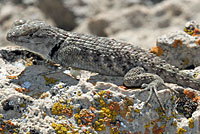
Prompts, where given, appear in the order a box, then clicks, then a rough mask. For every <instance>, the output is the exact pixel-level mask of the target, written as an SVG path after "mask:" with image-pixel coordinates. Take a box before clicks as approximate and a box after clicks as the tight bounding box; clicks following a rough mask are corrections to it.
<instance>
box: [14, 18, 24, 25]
mask: <svg viewBox="0 0 200 134" xmlns="http://www.w3.org/2000/svg"><path fill="white" fill-rule="evenodd" d="M24 23H26V20H23V19H20V20H16V21H15V22H14V26H19V25H23V24H24Z"/></svg>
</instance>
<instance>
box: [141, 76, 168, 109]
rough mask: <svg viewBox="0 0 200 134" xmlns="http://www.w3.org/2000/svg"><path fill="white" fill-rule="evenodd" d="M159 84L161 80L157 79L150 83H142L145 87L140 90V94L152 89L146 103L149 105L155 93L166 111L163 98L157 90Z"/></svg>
mask: <svg viewBox="0 0 200 134" xmlns="http://www.w3.org/2000/svg"><path fill="white" fill-rule="evenodd" d="M159 84H160V81H157V80H155V81H152V82H151V83H150V84H142V87H144V89H143V90H142V91H140V92H139V94H140V93H143V92H145V91H150V94H149V96H148V98H147V100H146V101H145V105H147V104H148V103H149V101H150V99H151V98H152V96H153V93H154V94H155V96H156V98H157V100H158V103H159V105H160V106H161V109H162V110H163V112H165V108H164V105H163V103H162V102H161V99H160V97H159V95H158V91H157V89H158V86H159Z"/></svg>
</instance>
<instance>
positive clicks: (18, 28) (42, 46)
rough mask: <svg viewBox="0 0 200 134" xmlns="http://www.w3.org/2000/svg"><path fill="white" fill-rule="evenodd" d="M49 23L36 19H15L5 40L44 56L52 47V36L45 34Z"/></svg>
mask: <svg viewBox="0 0 200 134" xmlns="http://www.w3.org/2000/svg"><path fill="white" fill-rule="evenodd" d="M49 27H51V26H49V25H47V24H45V23H44V22H42V21H38V20H27V21H26V20H17V21H15V22H14V25H13V27H12V28H11V29H10V31H9V32H8V33H7V37H6V38H7V40H8V41H11V42H14V43H15V44H16V45H19V46H22V47H25V48H28V49H30V50H31V51H35V52H37V53H39V54H42V55H43V56H44V57H46V58H48V54H49V52H50V51H51V49H52V47H53V43H52V41H51V40H52V38H51V37H50V36H47V34H48V29H49Z"/></svg>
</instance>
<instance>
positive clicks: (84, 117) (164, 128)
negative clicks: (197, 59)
mask: <svg viewBox="0 0 200 134" xmlns="http://www.w3.org/2000/svg"><path fill="white" fill-rule="evenodd" d="M0 64H1V67H0V83H1V84H0V126H2V125H3V126H4V128H0V131H1V132H4V133H8V132H11V133H14V132H15V133H20V134H22V133H43V134H48V133H52V134H54V133H57V134H59V133H63V134H64V133H70V132H78V133H81V132H84V133H99V134H108V133H111V134H113V133H116V134H121V133H123V134H128V133H159V132H160V133H161V132H164V133H175V132H177V133H179V134H181V133H182V132H186V133H188V134H190V133H198V131H199V116H200V111H199V110H200V108H199V107H196V106H197V105H196V106H195V105H191V104H192V103H195V104H197V103H196V102H195V101H194V99H195V98H196V99H197V100H198V98H197V97H198V95H199V94H200V92H197V91H193V90H184V89H183V88H182V87H179V86H177V85H175V84H167V83H166V85H167V86H168V87H170V88H172V89H179V92H180V93H181V92H182V96H176V97H175V94H173V93H172V92H171V91H170V90H169V88H167V87H160V88H159V89H161V90H160V91H159V93H158V94H159V96H160V97H161V98H162V102H163V103H164V106H165V107H166V111H165V113H164V112H163V111H162V110H161V108H160V106H159V104H158V102H157V100H156V99H155V98H154V99H152V100H151V101H150V103H149V104H148V105H147V106H145V105H144V102H145V100H146V98H147V97H148V95H149V93H148V92H143V93H141V94H139V91H140V90H142V89H124V88H122V87H120V85H122V83H121V82H122V78H120V77H119V78H116V77H108V76H99V75H97V76H92V74H91V73H89V72H87V71H83V72H81V73H77V72H76V71H74V72H70V73H69V70H68V71H65V72H68V74H69V75H71V76H74V77H76V75H81V76H79V80H76V79H74V78H72V77H71V76H68V75H66V74H64V73H62V72H61V71H59V72H54V71H56V70H58V67H57V66H54V65H52V64H50V63H48V62H47V61H45V59H43V58H42V57H41V56H39V55H37V54H34V53H32V52H29V51H27V50H25V49H22V48H19V47H7V48H1V50H0ZM90 76H91V78H90ZM88 79H89V80H88ZM97 81H98V82H97ZM112 83H115V84H112ZM188 89H189V88H188ZM183 90H184V92H183ZM186 91H187V92H189V93H188V94H187V95H190V94H192V95H193V96H192V98H189V97H191V95H190V96H188V97H187V95H186ZM192 99H193V100H192ZM197 100H196V101H197ZM186 103H189V104H186ZM185 108H186V111H184V110H185ZM196 108H197V109H196ZM188 110H189V111H191V110H192V113H189V111H188ZM177 111H179V112H177ZM187 111H188V112H187ZM186 117H187V118H186Z"/></svg>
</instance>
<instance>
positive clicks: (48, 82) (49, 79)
mask: <svg viewBox="0 0 200 134" xmlns="http://www.w3.org/2000/svg"><path fill="white" fill-rule="evenodd" d="M44 79H45V80H46V82H45V84H46V85H48V84H56V82H57V81H58V80H55V79H54V78H52V77H50V78H48V77H47V76H45V75H44Z"/></svg>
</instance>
